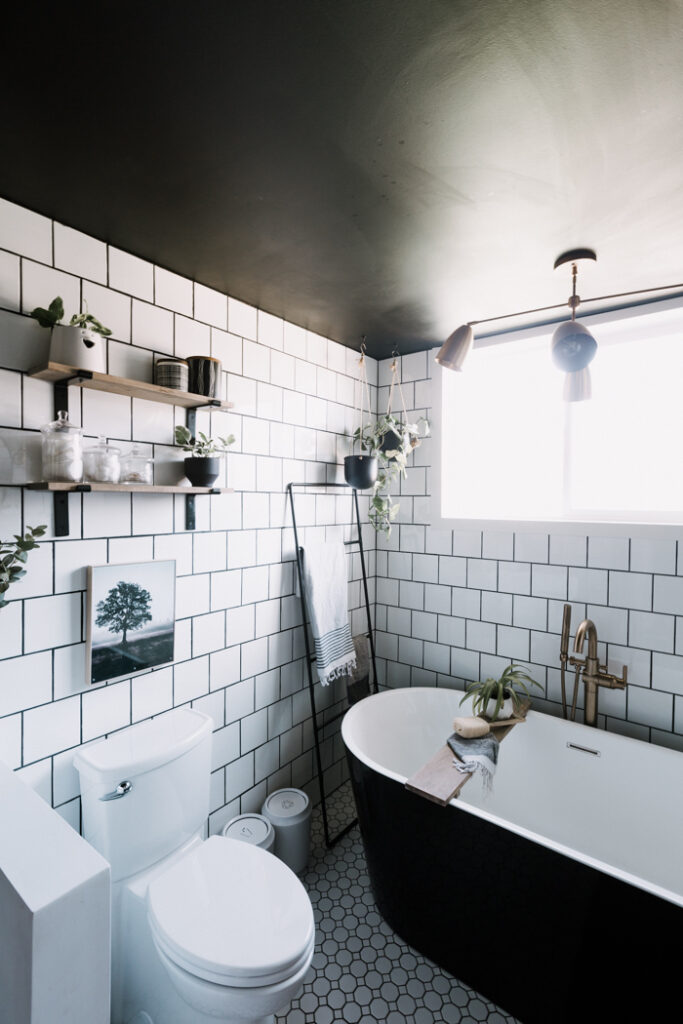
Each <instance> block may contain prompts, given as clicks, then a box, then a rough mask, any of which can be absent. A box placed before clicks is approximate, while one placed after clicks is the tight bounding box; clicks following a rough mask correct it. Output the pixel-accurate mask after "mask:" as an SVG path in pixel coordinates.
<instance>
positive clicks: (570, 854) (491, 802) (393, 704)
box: [342, 687, 683, 1024]
mask: <svg viewBox="0 0 683 1024" xmlns="http://www.w3.org/2000/svg"><path fill="white" fill-rule="evenodd" d="M461 697H462V693H460V692H458V691H455V690H448V689H434V688H426V687H425V688H413V689H401V690H386V691H383V692H381V693H379V694H376V695H374V696H371V697H368V698H366V699H365V700H363V701H361V702H360V703H358V704H356V705H354V707H353V708H351V709H350V710H349V711H348V712H347V714H346V716H345V718H344V722H343V725H342V736H343V739H344V743H345V745H346V749H347V756H348V760H349V766H350V771H351V780H352V785H353V791H354V795H355V799H356V804H357V808H358V817H359V822H360V828H361V834H362V837H363V842H364V846H365V851H366V854H367V862H368V871H369V875H370V879H371V883H372V887H373V890H374V894H375V898H376V900H377V905H378V907H379V910H380V912H381V913H382V915H383V916H384V918H385V920H386V921H387V923H388V924H389V925H390V926H391V927H392V928H393V929H394V930H395V931H396V932H397V933H398V934H399V935H400V936H401V937H402V938H403V939H404V940H405V941H406V942H408V943H410V944H411V945H412V946H414V947H415V948H416V949H417V950H419V951H420V952H421V953H423V954H424V955H425V956H427V957H429V958H431V959H432V960H434V961H435V962H436V963H437V964H439V965H440V966H442V967H444V968H446V969H447V970H448V971H450V972H451V973H452V974H454V975H455V976H456V977H457V978H459V979H460V980H462V981H464V982H465V983H466V984H468V985H470V986H472V987H473V988H474V989H476V990H477V991H478V992H480V993H481V994H482V995H484V996H486V997H487V998H489V999H491V1000H492V1001H493V1002H495V1003H497V1004H498V1005H499V1006H500V1007H502V1008H503V1009H505V1010H506V1011H508V1012H509V1013H512V1014H514V1015H515V1016H516V1017H517V1018H518V1019H519V1020H520V1021H522V1022H523V1024H580V1022H586V1024H593V1022H597V1021H604V1022H605V1024H617V1022H618V1024H622V1022H624V1024H625V1022H630V1021H639V1022H642V1024H649V1022H656V1024H659V1022H660V1021H661V1022H665V1021H669V1020H671V1021H673V1020H674V1019H680V993H679V978H678V971H679V970H681V968H683V946H682V943H681V931H680V929H681V925H682V924H683V913H681V907H682V906H683V754H680V753H678V752H676V751H673V750H668V749H665V748H663V747H659V746H655V745H653V744H648V743H642V742H640V741H638V740H631V739H626V738H624V737H621V736H617V735H613V734H609V733H605V732H603V731H598V730H596V729H590V728H588V727H586V726H583V725H578V724H574V723H570V722H565V721H563V720H562V719H555V718H552V717H550V716H548V715H543V714H538V713H535V712H530V713H529V715H528V718H527V721H526V722H525V723H524V724H522V725H518V726H517V727H516V728H515V729H513V730H512V731H511V733H510V734H509V735H508V737H507V738H506V739H505V740H504V741H503V743H502V744H501V747H500V757H499V763H498V770H497V772H496V776H495V780H494V785H493V791H492V792H491V793H490V794H487V793H486V792H485V791H484V787H483V785H482V783H481V781H480V779H479V778H478V777H477V778H473V779H471V780H470V781H469V782H468V783H467V784H466V785H465V787H464V788H463V791H462V794H461V796H460V798H459V799H457V800H453V801H451V804H450V805H449V806H448V807H440V806H438V805H437V804H434V803H431V802H430V801H429V800H427V799H425V798H424V797H421V796H418V795H416V794H414V793H411V792H409V791H408V790H406V789H405V788H404V782H405V781H406V779H407V778H409V777H410V776H411V775H412V774H413V773H414V772H415V771H416V770H417V769H418V768H419V767H420V766H421V765H422V764H424V763H425V762H426V761H428V760H429V759H430V757H431V756H432V755H433V754H434V753H436V751H437V750H438V749H439V748H440V747H441V746H442V745H443V744H444V742H445V740H446V738H447V736H448V735H449V734H450V732H451V731H452V721H453V717H454V715H456V714H467V713H468V711H467V708H460V707H459V702H460V698H461Z"/></svg>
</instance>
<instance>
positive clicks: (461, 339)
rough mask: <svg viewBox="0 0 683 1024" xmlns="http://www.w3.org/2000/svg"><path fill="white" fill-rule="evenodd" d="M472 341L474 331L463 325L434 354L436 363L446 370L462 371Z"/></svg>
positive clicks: (467, 325)
mask: <svg viewBox="0 0 683 1024" xmlns="http://www.w3.org/2000/svg"><path fill="white" fill-rule="evenodd" d="M473 341H474V331H473V330H472V328H471V327H470V325H469V324H463V325H462V326H461V327H458V328H457V330H455V331H453V333H452V334H451V335H449V336H448V338H446V340H445V341H444V343H443V345H442V346H441V348H440V349H439V351H438V352H437V354H436V361H437V363H440V364H441V366H444V367H445V368H446V369H447V370H462V367H463V363H464V362H465V360H466V359H467V356H468V355H469V351H470V349H471V348H472V342H473Z"/></svg>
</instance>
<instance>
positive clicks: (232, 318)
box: [228, 297, 258, 341]
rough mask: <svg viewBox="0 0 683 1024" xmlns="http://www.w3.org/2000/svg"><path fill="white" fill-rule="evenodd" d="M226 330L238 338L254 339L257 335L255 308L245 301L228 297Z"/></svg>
mask: <svg viewBox="0 0 683 1024" xmlns="http://www.w3.org/2000/svg"><path fill="white" fill-rule="evenodd" d="M228 330H229V331H230V333H231V334H237V335H238V336H239V337H240V338H249V339H251V340H252V341H256V339H257V337H258V318H257V310H256V309H255V308H254V307H253V306H249V305H247V304H246V303H245V302H240V301H239V300H238V299H233V298H230V297H228Z"/></svg>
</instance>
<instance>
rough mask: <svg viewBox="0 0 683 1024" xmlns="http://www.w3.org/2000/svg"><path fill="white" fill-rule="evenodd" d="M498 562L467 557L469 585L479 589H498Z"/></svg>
mask: <svg viewBox="0 0 683 1024" xmlns="http://www.w3.org/2000/svg"><path fill="white" fill-rule="evenodd" d="M497 585H498V563H497V562H494V561H491V560H490V559H484V558H468V559H467V586H468V587H472V588H477V589H479V590H496V589H497Z"/></svg>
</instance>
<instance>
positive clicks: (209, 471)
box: [183, 456, 221, 487]
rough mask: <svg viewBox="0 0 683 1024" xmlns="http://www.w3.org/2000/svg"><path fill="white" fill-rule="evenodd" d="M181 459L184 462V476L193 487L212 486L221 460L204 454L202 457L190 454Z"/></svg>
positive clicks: (219, 468)
mask: <svg viewBox="0 0 683 1024" xmlns="http://www.w3.org/2000/svg"><path fill="white" fill-rule="evenodd" d="M183 461H184V464H185V476H186V477H187V479H188V480H189V481H190V483H191V484H192V486H193V487H212V486H213V484H214V483H215V481H216V480H217V479H218V474H219V473H220V470H221V460H220V458H219V457H214V456H206V457H204V458H197V457H195V456H190V458H187V459H184V460H183Z"/></svg>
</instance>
